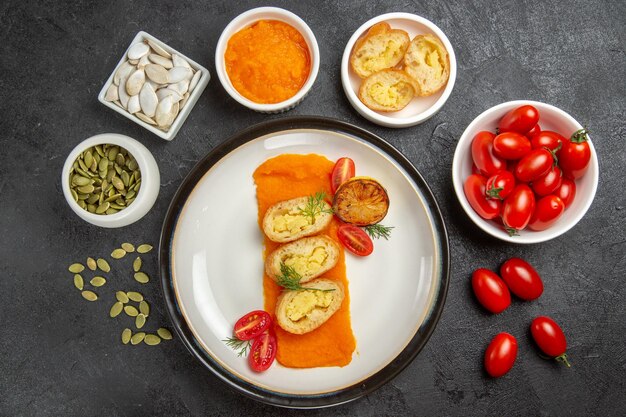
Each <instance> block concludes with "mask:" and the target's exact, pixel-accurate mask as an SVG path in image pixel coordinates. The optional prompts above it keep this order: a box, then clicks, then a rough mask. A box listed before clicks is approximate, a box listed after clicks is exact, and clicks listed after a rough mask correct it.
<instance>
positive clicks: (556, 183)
mask: <svg viewBox="0 0 626 417" xmlns="http://www.w3.org/2000/svg"><path fill="white" fill-rule="evenodd" d="M562 182H563V173H562V172H561V168H559V167H558V166H556V165H554V166H553V167H552V168H550V170H549V171H548V172H547V173H545V174H543V175H542V176H541V177H539V178H537V179H536V180H534V181H533V183H532V184H531V186H532V188H533V191H534V192H535V193H536V194H537V195H540V196H544V195H548V194H552V193H553V192H555V191H556V189H557V188H559V187H560V186H561V183H562Z"/></svg>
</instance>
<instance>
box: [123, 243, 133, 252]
mask: <svg viewBox="0 0 626 417" xmlns="http://www.w3.org/2000/svg"><path fill="white" fill-rule="evenodd" d="M122 249H124V250H125V251H126V252H128V253H132V252H134V251H135V246H134V245H133V244H132V243H122Z"/></svg>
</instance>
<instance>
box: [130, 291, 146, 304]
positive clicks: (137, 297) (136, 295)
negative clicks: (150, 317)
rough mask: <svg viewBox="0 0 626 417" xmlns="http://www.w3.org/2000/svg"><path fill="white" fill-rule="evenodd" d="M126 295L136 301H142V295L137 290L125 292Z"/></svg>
mask: <svg viewBox="0 0 626 417" xmlns="http://www.w3.org/2000/svg"><path fill="white" fill-rule="evenodd" d="M126 295H127V296H128V298H129V299H131V300H132V301H134V302H136V303H140V302H142V301H143V295H141V294H139V293H138V292H135V291H129V292H127V293H126Z"/></svg>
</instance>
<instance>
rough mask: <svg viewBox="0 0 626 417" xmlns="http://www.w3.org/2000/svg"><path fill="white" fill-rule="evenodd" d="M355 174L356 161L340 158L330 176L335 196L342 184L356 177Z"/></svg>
mask: <svg viewBox="0 0 626 417" xmlns="http://www.w3.org/2000/svg"><path fill="white" fill-rule="evenodd" d="M354 173H355V168H354V161H353V160H352V159H350V158H347V157H344V158H339V159H338V160H337V162H336V163H335V167H334V168H333V172H332V174H330V189H331V191H332V192H333V194H335V191H337V188H339V186H340V185H341V184H343V183H344V182H346V181H348V180H349V179H350V178H352V177H354Z"/></svg>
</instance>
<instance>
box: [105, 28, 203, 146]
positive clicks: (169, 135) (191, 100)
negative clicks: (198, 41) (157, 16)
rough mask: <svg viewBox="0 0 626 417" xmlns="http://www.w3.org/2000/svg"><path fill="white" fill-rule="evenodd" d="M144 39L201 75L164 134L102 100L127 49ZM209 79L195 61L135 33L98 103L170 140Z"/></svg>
mask: <svg viewBox="0 0 626 417" xmlns="http://www.w3.org/2000/svg"><path fill="white" fill-rule="evenodd" d="M146 39H149V40H150V41H152V42H154V43H156V44H157V45H159V46H160V47H161V48H163V49H165V50H166V51H167V52H169V53H170V54H176V55H178V56H180V57H181V58H184V59H185V60H186V61H187V62H188V63H189V65H190V66H191V67H192V68H193V69H194V70H196V71H200V72H201V73H202V75H201V76H200V80H199V81H198V84H197V85H196V88H195V89H194V90H193V91H192V92H191V94H190V95H189V99H188V100H187V104H185V107H183V109H182V110H181V111H180V112H179V113H178V116H176V119H174V123H172V126H170V128H169V129H168V130H167V131H166V132H164V131H162V130H161V129H157V128H156V127H155V126H152V125H150V124H148V123H146V122H144V121H143V120H140V119H139V118H137V116H134V115H132V114H130V113H129V112H127V111H126V110H125V109H122V108H121V107H119V106H118V105H116V104H115V103H112V102H110V101H106V100H105V99H104V96H105V95H106V92H107V90H108V89H109V87H110V86H111V84H112V83H113V76H114V75H115V73H116V72H117V69H118V68H119V67H120V65H122V64H123V63H124V61H126V54H127V53H128V49H130V47H131V46H133V45H134V44H136V43H138V42H143V41H144V40H146ZM210 79H211V74H210V73H209V70H208V69H206V68H204V67H203V66H202V65H200V64H198V63H197V62H196V61H194V60H192V59H190V58H189V57H187V56H185V55H183V54H181V53H180V52H178V51H177V50H176V49H174V48H171V47H169V46H167V45H166V44H164V43H163V42H161V41H160V40H158V39H157V38H155V37H154V36H152V35H150V34H148V33H146V32H143V31H141V32H139V33H137V35H135V37H134V38H133V40H132V42H131V43H130V45H128V48H127V49H126V51H125V52H124V55H122V58H121V59H120V61H119V62H118V63H117V65H116V66H115V69H114V70H113V72H112V73H111V76H110V77H109V79H108V80H107V82H106V83H104V87H102V90H101V91H100V94H98V101H100V103H102V104H104V105H105V106H107V107H108V108H110V109H112V110H115V111H116V112H118V113H119V114H121V115H122V116H124V117H126V118H127V119H130V120H132V121H133V122H135V123H137V124H138V125H140V126H143V127H144V128H146V129H148V130H149V131H150V132H152V133H154V134H155V135H157V136H159V137H161V138H163V139H165V140H172V139H174V137H175V136H176V134H177V133H178V131H179V130H180V128H181V126H182V125H183V123H185V120H186V119H187V116H189V113H191V109H193V106H195V104H196V102H197V101H198V98H200V96H201V95H202V92H203V91H204V89H205V88H206V86H207V84H208V83H209V80H210Z"/></svg>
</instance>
